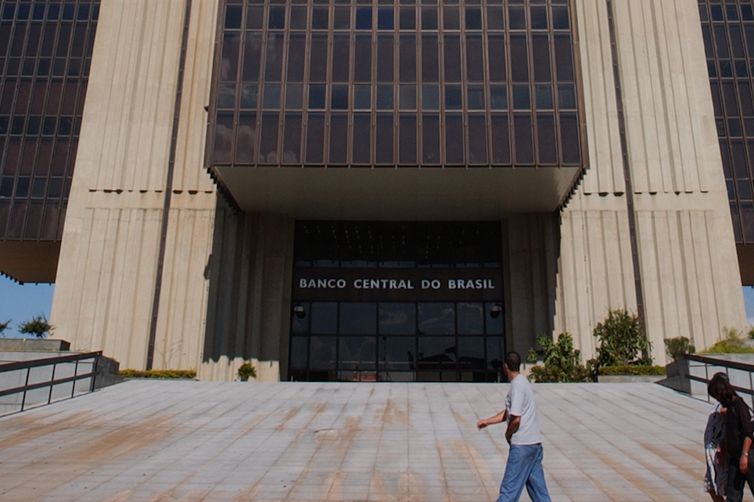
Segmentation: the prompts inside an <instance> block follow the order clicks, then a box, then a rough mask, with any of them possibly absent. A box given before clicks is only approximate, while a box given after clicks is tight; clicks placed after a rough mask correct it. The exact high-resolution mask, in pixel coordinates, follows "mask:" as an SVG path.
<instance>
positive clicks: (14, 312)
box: [0, 276, 754, 338]
mask: <svg viewBox="0 0 754 502" xmlns="http://www.w3.org/2000/svg"><path fill="white" fill-rule="evenodd" d="M54 289H55V287H54V285H52V284H24V285H20V284H17V283H15V282H13V281H11V280H10V279H8V278H7V277H4V276H0V322H5V321H7V320H9V319H10V320H11V326H10V327H9V328H8V329H7V330H5V333H3V335H4V336H5V337H6V338H12V337H15V336H20V334H19V333H18V323H19V322H22V321H28V320H29V319H31V318H32V317H34V316H35V315H38V314H43V315H44V316H45V317H47V318H48V319H49V318H50V308H51V307H52V293H53V290H54ZM744 302H745V304H746V317H747V318H748V319H749V324H751V325H753V326H754V287H745V288H744ZM53 336H54V335H53Z"/></svg>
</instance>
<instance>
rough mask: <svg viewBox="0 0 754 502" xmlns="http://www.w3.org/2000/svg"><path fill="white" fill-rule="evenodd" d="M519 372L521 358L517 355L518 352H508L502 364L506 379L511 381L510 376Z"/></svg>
mask: <svg viewBox="0 0 754 502" xmlns="http://www.w3.org/2000/svg"><path fill="white" fill-rule="evenodd" d="M519 371H521V356H520V355H518V352H508V353H507V354H506V355H505V361H504V362H503V372H505V376H506V378H508V380H511V379H512V378H511V375H512V374H514V373H518V372H519Z"/></svg>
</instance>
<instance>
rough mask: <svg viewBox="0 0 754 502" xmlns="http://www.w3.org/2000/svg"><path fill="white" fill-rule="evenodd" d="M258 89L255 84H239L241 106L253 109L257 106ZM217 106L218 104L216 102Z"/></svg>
mask: <svg viewBox="0 0 754 502" xmlns="http://www.w3.org/2000/svg"><path fill="white" fill-rule="evenodd" d="M257 98H258V90H257V86H256V85H255V84H242V85H241V102H240V105H241V108H242V109H255V108H256V107H257ZM218 107H219V104H218Z"/></svg>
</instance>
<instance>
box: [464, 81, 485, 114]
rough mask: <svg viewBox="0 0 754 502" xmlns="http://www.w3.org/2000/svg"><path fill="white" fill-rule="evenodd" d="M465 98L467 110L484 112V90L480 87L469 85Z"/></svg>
mask: <svg viewBox="0 0 754 502" xmlns="http://www.w3.org/2000/svg"><path fill="white" fill-rule="evenodd" d="M466 98H467V103H468V108H469V110H484V88H483V87H482V86H481V85H469V86H468V89H467V93H466Z"/></svg>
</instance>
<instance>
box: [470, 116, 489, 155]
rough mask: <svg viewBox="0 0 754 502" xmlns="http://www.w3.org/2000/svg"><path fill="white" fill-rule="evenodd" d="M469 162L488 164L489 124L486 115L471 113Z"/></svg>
mask: <svg viewBox="0 0 754 502" xmlns="http://www.w3.org/2000/svg"><path fill="white" fill-rule="evenodd" d="M468 120H469V137H468V145H469V164H476V165H481V164H487V162H488V160H487V124H486V122H485V117H484V115H480V114H470V115H469V119H468Z"/></svg>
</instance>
